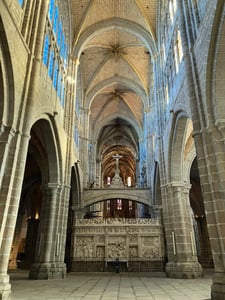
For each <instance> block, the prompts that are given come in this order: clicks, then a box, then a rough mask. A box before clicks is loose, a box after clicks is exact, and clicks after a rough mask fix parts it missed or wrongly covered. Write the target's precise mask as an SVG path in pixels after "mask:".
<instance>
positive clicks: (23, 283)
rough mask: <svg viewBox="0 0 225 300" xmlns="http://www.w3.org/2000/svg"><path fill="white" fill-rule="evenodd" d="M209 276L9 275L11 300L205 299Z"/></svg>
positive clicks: (145, 274)
mask: <svg viewBox="0 0 225 300" xmlns="http://www.w3.org/2000/svg"><path fill="white" fill-rule="evenodd" d="M211 278H212V273H211V272H207V273H206V274H205V276H204V278H200V279H186V280H185V279H169V278H166V277H165V276H164V274H162V273H161V274H158V273H157V274H155V273H151V274H149V273H119V274H116V273H70V274H68V276H67V278H66V279H63V280H47V281H46V280H28V279H27V273H25V272H20V273H12V274H11V284H12V300H50V299H51V300H53V299H54V300H72V299H76V300H81V299H85V300H97V299H98V300H118V299H119V300H171V299H172V300H190V299H191V300H206V299H207V300H208V299H210V286H211V281H212V279H211Z"/></svg>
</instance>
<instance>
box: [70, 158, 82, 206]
mask: <svg viewBox="0 0 225 300" xmlns="http://www.w3.org/2000/svg"><path fill="white" fill-rule="evenodd" d="M78 164H79V162H77V163H75V165H74V166H73V167H72V170H71V195H70V197H71V199H70V204H71V207H73V209H74V210H75V211H76V210H79V209H80V208H81V207H82V203H81V182H80V174H79V166H78Z"/></svg>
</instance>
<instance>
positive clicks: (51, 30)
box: [42, 0, 68, 106]
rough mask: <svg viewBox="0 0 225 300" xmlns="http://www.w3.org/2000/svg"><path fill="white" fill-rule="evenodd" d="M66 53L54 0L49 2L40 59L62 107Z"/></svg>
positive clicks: (64, 40) (57, 9) (65, 44)
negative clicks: (46, 69)
mask: <svg viewBox="0 0 225 300" xmlns="http://www.w3.org/2000/svg"><path fill="white" fill-rule="evenodd" d="M67 52H68V47H67V42H66V38H65V34H64V31H63V22H62V20H61V18H60V11H59V7H58V5H57V4H56V3H55V1H54V0H50V3H49V10H48V19H47V23H46V34H45V38H44V45H43V57H42V59H43V63H44V65H45V66H46V67H47V68H48V75H49V77H50V78H51V79H52V84H53V87H54V89H55V90H56V91H57V95H58V97H59V99H60V103H61V105H62V106H64V86H65V85H64V77H65V74H66V67H67V55H68V54H67Z"/></svg>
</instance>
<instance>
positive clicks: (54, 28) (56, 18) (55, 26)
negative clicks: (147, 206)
mask: <svg viewBox="0 0 225 300" xmlns="http://www.w3.org/2000/svg"><path fill="white" fill-rule="evenodd" d="M58 18H59V9H58V6H56V7H55V12H54V23H53V32H54V33H55V34H57V29H58Z"/></svg>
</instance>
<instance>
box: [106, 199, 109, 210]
mask: <svg viewBox="0 0 225 300" xmlns="http://www.w3.org/2000/svg"><path fill="white" fill-rule="evenodd" d="M106 210H107V212H110V200H107V201H106Z"/></svg>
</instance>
